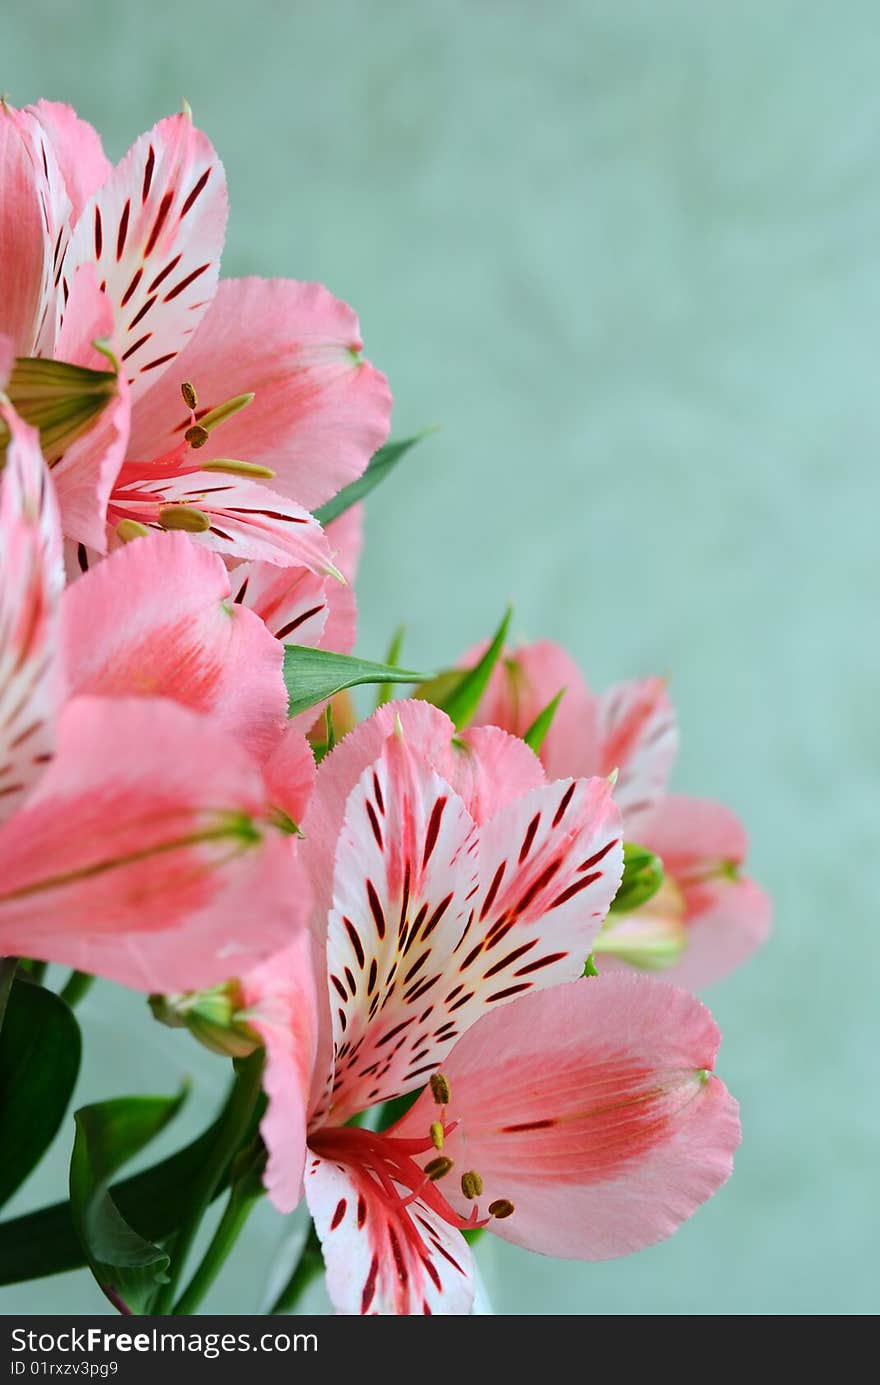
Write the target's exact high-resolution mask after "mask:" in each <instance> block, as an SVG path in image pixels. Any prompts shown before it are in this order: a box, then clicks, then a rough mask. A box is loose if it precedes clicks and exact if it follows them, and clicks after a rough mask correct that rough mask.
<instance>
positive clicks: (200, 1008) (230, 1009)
mask: <svg viewBox="0 0 880 1385" xmlns="http://www.w3.org/2000/svg"><path fill="white" fill-rule="evenodd" d="M150 1009H151V1010H152V1012H153V1015H154V1017H155V1018H156V1019H157V1020H159V1021H160V1023H162V1024H167V1025H169V1026H170V1027H171V1028H172V1029H188V1030H189V1031H190V1033H191V1034H192V1035H193V1036H194V1038H196V1039H198V1040H199V1043H202V1044H204V1045H205V1047H206V1048H209V1049H211V1051H212V1052H213V1053H222V1054H224V1055H226V1056H227V1057H229V1058H246V1057H247V1056H248V1054H250V1053H253V1052H254V1050H255V1049H258V1048H260V1046H261V1044H262V1039H261V1038H260V1036H259V1035H258V1034H257V1033H255V1031H254V1030H253V1029H251V1027H250V1026H249V1025H248V1024H247V1022H246V1020H245V1019H244V1018H243V1000H242V996H241V991H240V990H239V987H238V983H237V982H235V981H227V982H224V983H223V985H220V986H211V987H209V988H208V989H207V990H204V991H182V992H179V993H177V994H175V995H151V996H150Z"/></svg>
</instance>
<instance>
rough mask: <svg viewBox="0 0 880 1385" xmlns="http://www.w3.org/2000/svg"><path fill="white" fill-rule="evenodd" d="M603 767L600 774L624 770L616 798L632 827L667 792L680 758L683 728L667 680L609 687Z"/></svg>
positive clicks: (602, 710)
mask: <svg viewBox="0 0 880 1385" xmlns="http://www.w3.org/2000/svg"><path fill="white" fill-rule="evenodd" d="M599 740H600V746H601V749H600V762H599V764H598V765H597V766H596V768H595V770H594V773H596V774H610V773H611V771H612V770H614V769H616V770H617V771H618V779H617V786H616V788H615V790H614V797H615V799H616V800H617V803H618V805H619V807H620V811H621V812H622V813H623V815H624V817H625V819H626V822H627V831H629V830H630V829H629V821H630V817H631V815H633V814H634V813H636V812H640V811H643V810H644V809H645V808H646V807H649V806H650V805H651V804H653V803H655V802H656V801H657V799H658V798H660V797H661V796H662V795H663V794H664V793H665V791H666V785H667V783H668V781H669V774H670V771H671V769H672V766H673V764H674V763H675V757H676V755H677V754H678V726H677V724H676V720H675V711H674V709H673V706H672V703H671V702H670V700H669V694H668V693H667V691H666V681H665V679H663V678H641V679H636V680H634V681H633V682H631V683H619V684H618V685H617V686H616V687H614V688H609V689H608V690H607V692H604V693H603V694H602V696H601V697H600V699H599Z"/></svg>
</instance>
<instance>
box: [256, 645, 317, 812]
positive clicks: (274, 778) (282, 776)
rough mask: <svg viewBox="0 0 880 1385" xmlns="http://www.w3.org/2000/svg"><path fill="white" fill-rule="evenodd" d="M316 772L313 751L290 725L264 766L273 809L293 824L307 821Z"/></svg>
mask: <svg viewBox="0 0 880 1385" xmlns="http://www.w3.org/2000/svg"><path fill="white" fill-rule="evenodd" d="M277 647H278V646H277V645H276V648H277ZM316 771H317V766H316V765H315V757H314V755H313V754H312V747H311V746H310V745H309V743H308V741H307V740H306V738H305V736H304V735H303V734H302V732H301V731H299V730H297V728H296V727H295V726H292V725H291V724H290V723H289V722H288V724H287V726H286V728H285V730H284V732H283V734H282V736H281V739H280V740H279V741H278V743H277V745H276V746H275V748H274V749H273V751H272V754H271V755H270V756H269V758H268V760H266V762H265V763H264V765H263V780H264V782H265V784H266V792H267V793H268V795H269V799H270V801H271V803H272V806H273V807H274V808H280V809H281V810H282V811H283V812H285V813H286V814H287V816H288V817H289V818H290V820H291V822H294V823H297V824H298V823H300V822H302V820H303V818H304V817H305V814H306V810H307V808H308V803H309V799H310V798H311V796H312V791H313V789H314V787H315V774H316Z"/></svg>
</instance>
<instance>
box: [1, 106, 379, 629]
mask: <svg viewBox="0 0 880 1385" xmlns="http://www.w3.org/2000/svg"><path fill="white" fill-rule="evenodd" d="M0 187H2V188H3V199H2V206H0V334H5V335H6V336H7V337H8V338H9V339H10V340H11V342H12V343H13V348H14V354H15V355H17V356H32V355H42V356H54V357H55V358H56V359H59V360H64V361H69V362H73V363H76V364H80V365H95V364H99V363H100V364H103V365H104V366H106V361H101V360H100V358H99V359H98V360H96V359H95V357H96V356H97V353H95V351H94V347H93V346H92V343H93V342H94V341H95V340H98V339H101V338H104V339H106V340H108V341H111V342H112V344H113V348H114V352H115V354H116V357H117V359H118V360H119V361H120V363H121V367H122V369H121V372H120V379H119V391H118V396H117V398H116V399H115V400H114V402H113V404H112V406H111V407H109V408H108V409H105V411H104V413H103V414H102V415H101V416H100V419H99V421H98V423H97V424H96V426H95V427H94V428H93V429H92V430H91V431H90V432H89V433H87V434H86V435H85V436H84V437H81V438H78V439H77V440H76V441H75V442H74V443H73V444H72V446H71V447H70V448H69V449H68V451H66V452H65V454H64V455H63V457H61V458H57V459H53V473H54V480H55V484H56V488H57V491H58V498H59V504H60V508H61V516H62V524H63V528H64V532H65V535H66V536H67V538H68V539H69V541H70V544H71V549H72V552H71V561H70V565H69V566H70V570H71V571H72V573H74V574H75V573H77V572H78V571H79V569H80V568H85V567H86V566H88V565H89V564H90V563H91V562H92V561H94V558H95V557H96V556H99V555H102V554H104V553H106V552H107V551H108V547H110V548H112V547H113V546H114V544H115V543H116V542H117V530H118V528H119V526H120V525H122V526H123V532H125V531H126V530H128V532H130V531H131V526H132V525H134V526H145V527H146V528H148V529H157V528H158V529H162V528H167V529H174V528H177V529H185V530H187V531H188V532H189V533H191V534H192V535H193V537H194V538H195V539H196V541H197V542H199V543H201V544H204V545H205V546H207V547H209V548H212V549H213V550H214V551H215V552H217V553H220V554H221V555H222V556H223V557H224V558H226V559H228V560H230V561H234V562H237V561H240V560H247V561H248V562H258V563H267V564H270V565H273V566H279V565H280V566H293V567H295V568H300V569H304V570H305V572H306V573H308V574H312V575H314V576H315V577H316V578H318V579H319V581H320V582H322V583H323V581H324V580H325V579H327V577H328V576H329V578H330V579H331V584H332V583H334V582H338V578H339V571H338V568H337V565H336V564H334V561H333V549H332V547H331V544H330V542H329V541H328V537H327V536H326V535H325V534H324V533H323V531H322V530H321V528H320V526H319V525H318V523H317V521H315V520H314V518H313V517H312V515H311V514H310V513H309V510H310V509H312V508H315V507H317V506H318V505H320V504H322V503H324V502H325V501H326V500H328V499H330V498H331V497H332V496H333V495H334V494H335V493H336V492H337V491H338V490H339V489H340V488H341V487H342V486H344V485H346V484H348V483H349V482H350V481H352V480H354V479H356V477H357V476H359V475H360V474H361V472H362V471H363V470H364V467H365V466H366V464H367V462H368V460H369V458H370V457H371V455H372V454H373V453H374V452H375V451H376V449H377V448H378V447H380V446H381V445H382V443H383V442H384V441H385V440H386V437H387V434H388V424H389V416H390V405H391V398H390V394H389V391H388V386H387V382H386V381H385V378H384V376H383V375H381V374H380V373H379V372H378V371H377V370H375V369H374V368H373V366H371V365H370V364H369V362H367V361H365V360H363V359H361V356H360V351H361V347H362V342H361V338H360V332H359V328H358V322H357V318H356V317H355V315H354V313H353V312H352V311H351V309H350V308H348V307H347V306H346V305H345V304H344V303H341V302H340V301H339V300H338V299H335V298H333V297H332V295H331V294H329V293H328V292H327V290H326V289H324V288H323V287H322V286H321V285H318V284H304V283H297V282H295V281H292V280H271V281H270V280H261V279H255V278H250V279H241V280H225V281H224V282H222V283H219V284H218V274H219V262H220V252H221V250H222V246H223V239H224V234H225V226H226V214H227V201H226V184H225V178H224V173H223V167H222V165H221V163H220V161H219V159H218V158H217V155H216V153H215V151H214V149H213V148H212V146H211V144H210V143H209V141H208V140H207V138H206V137H205V135H203V134H202V133H201V132H200V131H199V130H198V129H196V128H195V126H194V125H193V123H192V119H191V117H190V116H189V114H188V113H185V114H182V115H177V116H171V117H169V118H167V119H165V120H162V121H160V122H159V123H158V124H157V125H156V126H154V128H153V129H152V130H150V131H148V132H147V133H146V134H144V135H142V136H141V137H140V138H139V139H138V140H137V141H136V142H135V144H134V145H133V146H132V148H131V149H130V150H129V152H128V154H126V155H125V157H124V158H123V159H122V160H121V162H120V163H119V164H118V165H117V166H116V167H115V168H113V167H112V166H111V165H110V164H109V163H108V161H107V160H106V159H105V157H104V154H103V151H102V149H101V142H100V138H99V136H98V135H97V133H96V132H95V131H94V130H93V129H92V127H91V126H89V125H88V124H87V123H86V122H85V121H83V120H80V119H79V118H78V117H77V116H76V115H75V113H74V112H73V111H72V110H71V109H70V108H69V107H67V106H63V105H58V104H55V103H50V102H44V101H40V102H38V103H37V104H36V105H35V106H31V107H27V108H25V109H24V110H20V111H17V110H13V109H12V108H11V107H9V106H6V105H3V106H2V107H0ZM267 482H270V483H271V484H267ZM270 580H271V578H270V575H269V574H264V576H263V583H264V584H268V583H269V582H270ZM254 585H255V586H256V585H258V584H257V583H256V582H255V583H254ZM244 599H245V601H247V597H245V598H244ZM327 600H329V601H330V602H331V604H332V600H333V598H332V597H329V598H327ZM314 604H315V602H314V601H312V603H311V605H312V606H314ZM325 604H326V601H325ZM303 609H310V607H306V608H303ZM300 613H301V612H300ZM295 618H296V613H295V614H294V616H292V617H291V619H295ZM343 619H344V618H343Z"/></svg>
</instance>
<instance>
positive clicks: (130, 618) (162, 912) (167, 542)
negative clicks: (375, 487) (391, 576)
mask: <svg viewBox="0 0 880 1385" xmlns="http://www.w3.org/2000/svg"><path fill="white" fill-rule="evenodd" d="M0 418H2V421H3V422H4V423H5V425H6V427H7V428H8V430H9V433H10V435H11V441H10V442H9V445H8V447H7V449H6V457H5V465H4V468H3V471H2V474H0V578H2V580H0V954H5V955H11V956H26V957H34V958H39V959H42V960H45V961H52V962H60V963H64V964H66V965H69V966H72V967H76V968H80V969H82V970H85V971H90V972H96V973H99V974H100V975H102V976H106V977H109V978H110V979H111V980H115V981H119V982H121V983H122V984H124V985H128V986H132V987H135V988H138V989H142V990H146V991H155V990H159V991H169V990H180V989H192V988H196V987H199V986H204V985H209V984H213V983H216V982H221V981H223V980H225V979H226V978H227V977H229V976H231V975H234V974H235V973H236V972H238V971H240V970H242V968H243V967H246V966H248V965H252V964H253V963H254V962H256V961H257V960H259V959H260V958H261V957H265V956H266V955H268V954H269V953H271V952H272V951H273V950H274V949H275V948H277V947H278V946H280V945H281V943H282V942H287V941H289V939H290V936H291V933H293V934H294V935H295V934H296V931H297V929H298V928H299V927H301V925H302V923H303V919H304V916H305V912H306V908H307V905H306V900H305V896H304V893H303V891H304V884H303V882H302V880H301V878H300V875H299V871H298V866H297V861H296V855H295V847H294V845H293V842H292V838H291V837H290V836H289V835H288V833H287V832H286V831H283V830H279V828H280V827H283V825H284V824H286V823H287V824H289V820H290V819H291V818H292V819H293V820H296V819H298V818H299V817H301V816H302V814H303V811H304V808H305V803H306V801H307V798H308V794H309V792H310V789H311V783H312V779H313V775H314V762H313V759H312V756H311V753H310V751H309V749H308V747H307V745H306V743H305V741H304V739H303V737H302V736H300V735H298V734H296V733H291V732H289V731H288V730H287V729H286V725H285V715H284V714H285V705H286V695H285V691H284V685H283V680H282V676H281V657H282V651H281V647H280V645H278V643H277V641H275V640H274V639H273V638H272V636H271V635H270V634H269V633H268V631H267V630H266V629H265V627H264V625H263V624H262V622H261V621H260V620H259V618H258V617H257V616H256V615H254V614H253V613H252V612H251V611H247V610H243V609H241V608H240V607H237V606H235V605H234V604H233V603H232V602H231V600H230V587H229V574H228V573H227V571H226V569H225V568H224V566H223V563H222V561H221V560H220V559H219V558H218V557H216V556H215V555H213V554H211V553H209V552H207V551H206V550H204V549H199V548H197V547H195V546H194V545H192V544H190V543H189V541H188V539H187V537H186V536H185V535H183V534H161V535H153V536H151V537H147V538H141V539H137V540H135V541H134V542H133V543H131V544H130V545H128V546H127V547H125V548H123V549H121V550H120V551H119V552H117V553H115V554H113V556H112V557H110V558H109V559H108V560H107V561H106V562H105V563H102V564H101V565H100V567H98V568H97V569H96V570H95V571H94V572H90V573H88V574H86V576H85V577H84V578H83V579H82V581H81V582H78V583H76V584H75V585H74V586H73V587H71V588H68V589H67V590H66V591H64V592H63V593H62V584H63V574H62V562H61V532H60V527H59V524H58V516H57V512H56V508H55V500H54V492H53V488H52V483H51V481H50V479H49V472H48V470H47V468H46V466H45V464H44V462H43V459H42V456H41V454H40V451H39V441H38V437H37V434H36V432H35V431H34V430H33V429H31V428H29V427H27V425H25V424H23V423H22V422H21V421H20V420H19V419H18V418H17V416H16V414H15V413H14V411H13V410H12V409H11V408H10V407H9V406H8V405H4V404H3V403H2V400H0Z"/></svg>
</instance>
